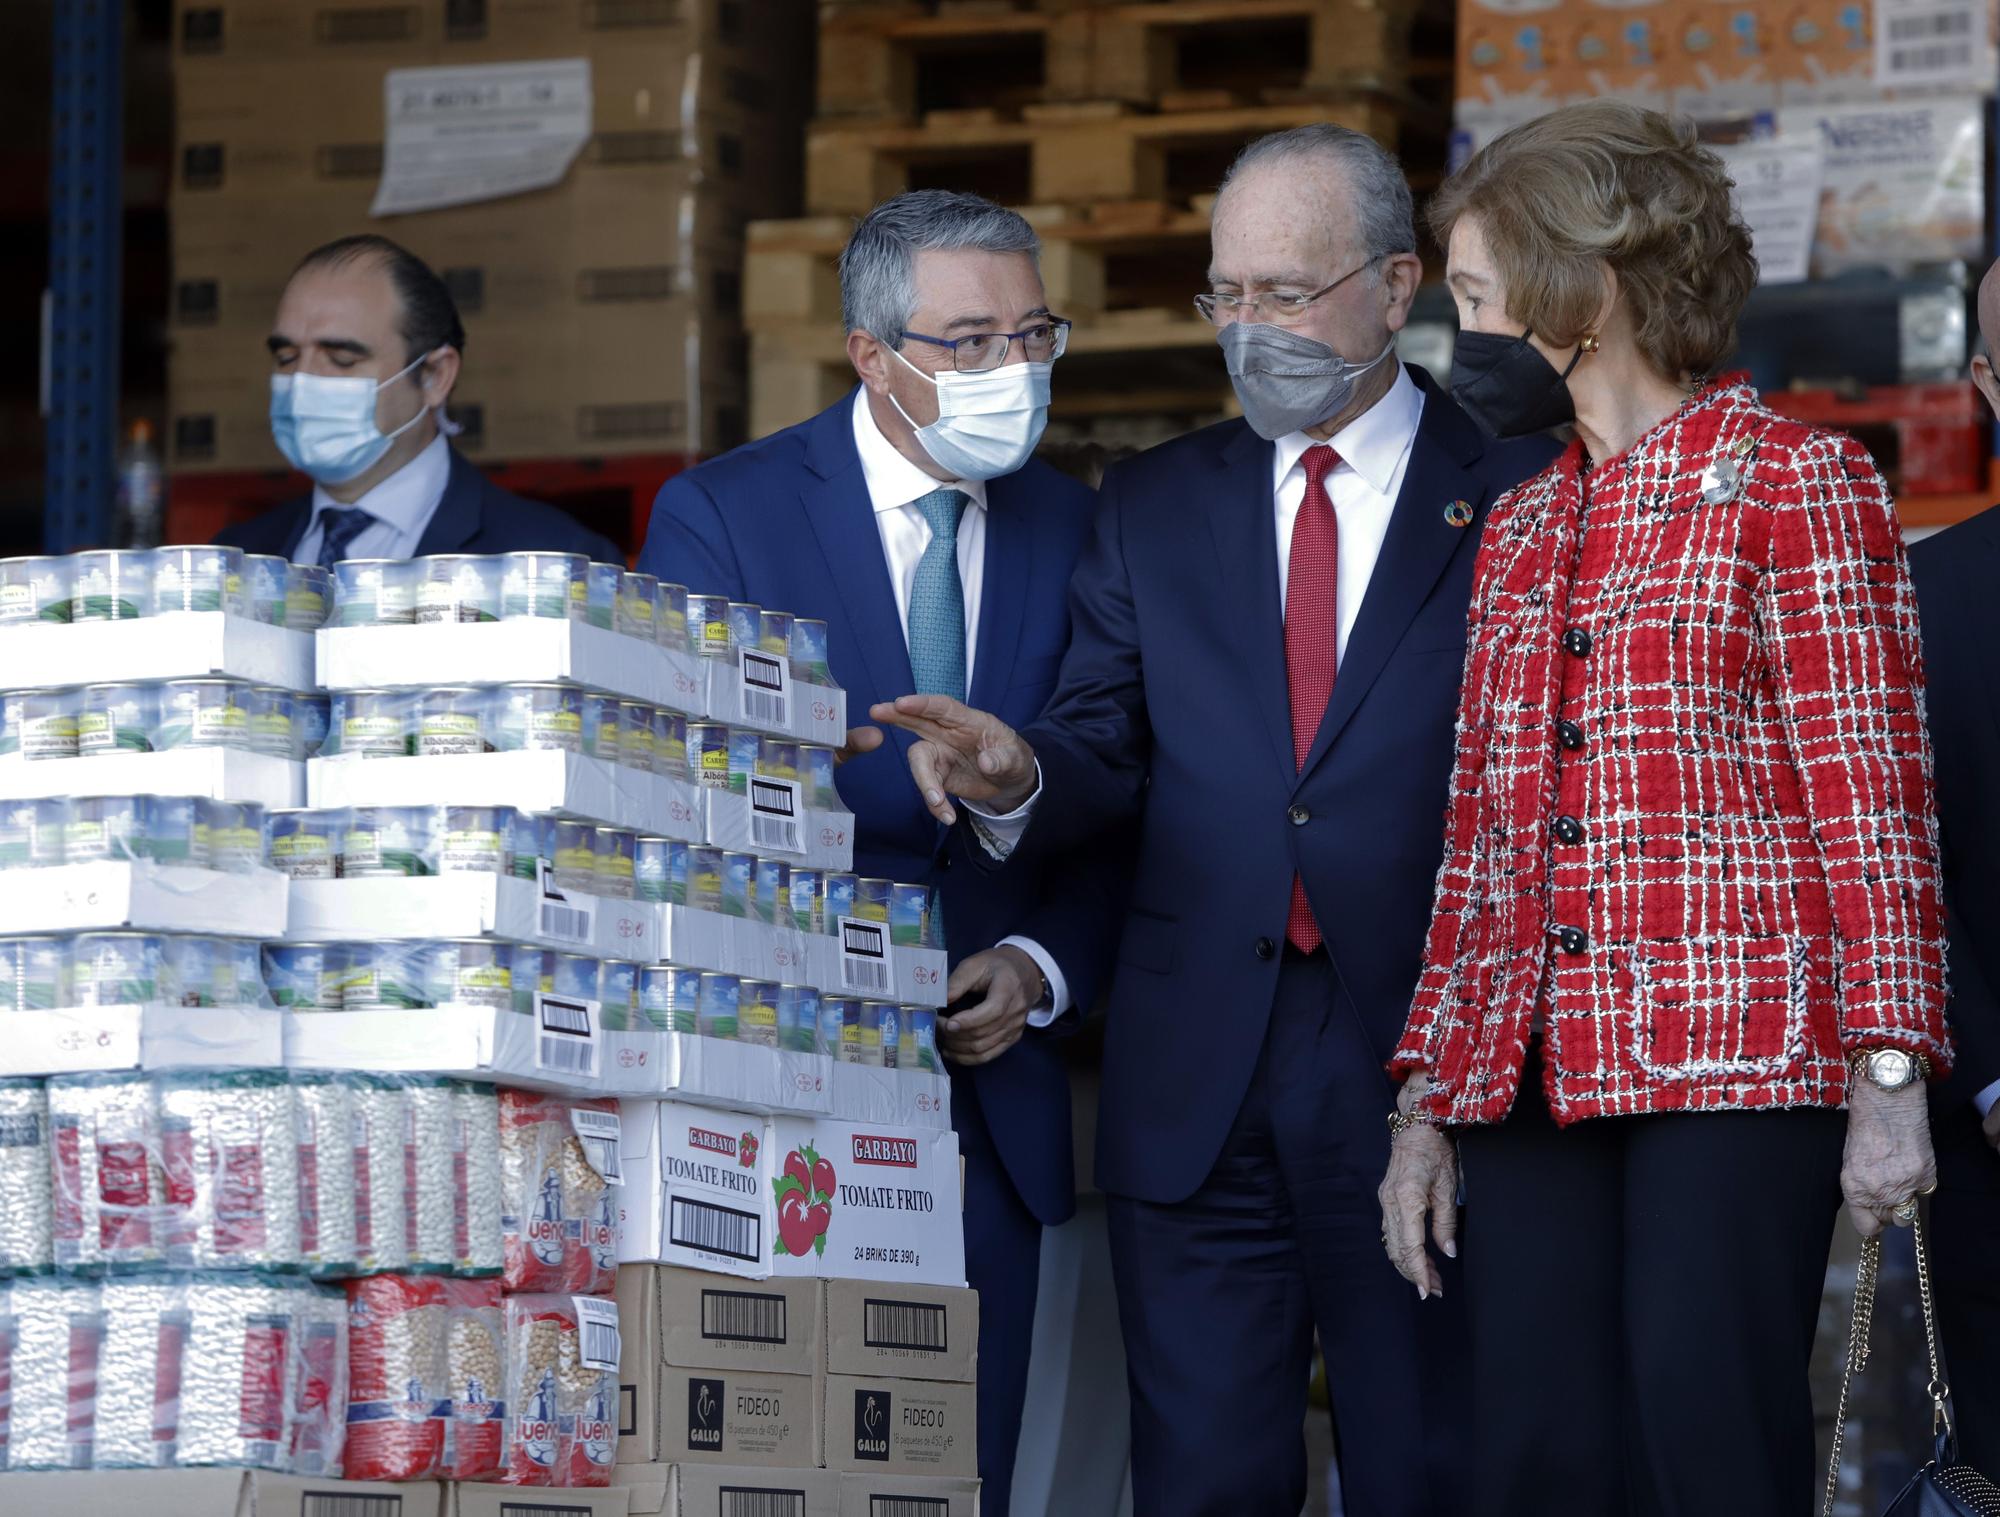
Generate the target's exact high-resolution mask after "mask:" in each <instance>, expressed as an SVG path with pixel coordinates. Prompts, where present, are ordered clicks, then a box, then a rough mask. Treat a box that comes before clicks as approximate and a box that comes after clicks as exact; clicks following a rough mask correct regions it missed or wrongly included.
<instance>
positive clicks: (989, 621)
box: [639, 190, 1122, 1517]
mask: <svg viewBox="0 0 2000 1517" xmlns="http://www.w3.org/2000/svg"><path fill="white" fill-rule="evenodd" d="M1038 253H1039V243H1038V241H1037V239H1036V237H1035V234H1034V232H1033V230H1032V229H1031V228H1030V227H1029V226H1028V224H1027V222H1025V221H1023V220H1022V219H1021V218H1020V217H1019V216H1017V215H1015V214H1014V213H1013V212H1012V211H1006V210H1002V209H1000V208H999V207H998V206H995V205H992V204H990V203H989V202H987V201H984V200H981V199H980V198H978V197H977V196H974V195H958V194H951V193H948V192H946V191H941V190H924V191H916V192H913V193H910V194H907V195H899V196H897V197H896V198H895V199H894V200H891V201H888V202H886V203H885V204H883V205H881V206H878V207H877V208H876V209H875V210H874V211H872V212H870V213H869V215H868V216H867V217H865V218H864V219H863V220H862V221H861V223H860V224H859V225H858V226H857V227H856V228H855V231H854V235H853V237H852V239H851V240H850V241H849V242H848V245H847V248H846V250H845V251H844V252H843V253H842V255H841V262H840V277H841V299H842V305H843V307H844V308H845V309H844V314H845V319H846V323H847V329H848V337H847V351H848V356H849V357H850V358H851V359H852V361H853V363H854V368H855V371H856V373H857V374H859V376H860V378H861V384H860V386H859V388H857V389H856V390H855V391H854V393H853V394H852V395H850V396H849V397H847V398H846V399H843V400H841V401H840V402H839V403H838V404H836V405H834V406H833V407H831V408H830V409H828V410H826V411H824V412H822V413H821V414H820V415H818V416H816V417H814V418H813V419H812V420H810V421H806V422H801V423H800V424H799V425H797V426H795V427H790V428H787V429H786V430H785V431H782V432H779V433H777V434H775V435H774V436H771V437H767V438H764V439H763V440H762V441H760V442H756V443H752V444H750V445H749V446H748V447H744V448H739V449H737V450H736V451H735V452H733V453H730V454H727V455H725V456H724V457H722V458H718V459H715V460H713V461H712V462H709V463H706V464H703V465H701V466H700V467H699V468H696V469H692V470H690V471H688V472H687V473H685V474H681V475H678V476H676V477H675V478H673V479H671V480H669V481H668V482H667V484H666V486H665V487H664V488H663V489H662V490H661V491H660V496H659V499H658V501H657V502H656V503H655V505H654V507H653V520H652V524H651V527H650V529H649V531H648V533H647V537H646V545H645V549H644V551H643V552H642V553H641V554H640V557H639V567H640V568H641V569H642V570H644V571H646V572H648V573H653V574H658V575H660V576H661V577H662V578H668V579H673V580H675V581H677V582H679V583H682V584H685V585H687V586H688V587H689V588H690V589H693V590H699V591H702V592H705V593H708V594H726V595H728V596H729V597H730V599H732V600H748V601H755V602H757V603H759V604H761V605H766V606H781V607H785V608H788V609H792V610H796V611H798V612H801V613H804V614H811V615H816V616H823V617H826V618H827V619H828V620H829V622H830V623H831V638H830V650H831V660H832V666H833V673H834V677H835V678H836V679H837V680H838V681H839V682H840V684H842V685H843V686H845V687H846V688H847V690H848V692H849V698H850V700H852V701H853V702H855V704H856V706H857V707H864V708H865V707H866V706H868V705H870V704H872V703H874V702H877V701H880V700H885V699H887V698H889V697H892V696H894V695H898V694H900V693H902V692H903V691H906V690H912V689H914V690H931V691H939V692H943V693H945V694H947V695H949V696H951V697H953V698H958V699H967V698H969V699H970V700H972V701H973V702H975V703H976V704H978V705H981V706H983V707H985V708H987V709H990V710H996V711H999V712H1002V713H1005V714H1007V715H1008V717H1009V719H1011V720H1013V721H1017V722H1025V721H1027V720H1029V719H1030V718H1032V717H1033V716H1035V715H1036V714H1037V713H1038V712H1040V710H1041V709H1042V706H1043V704H1044V703H1045V702H1046V701H1047V700H1048V697H1049V694H1050V692H1051V691H1052V690H1053V689H1054V688H1055V678H1056V670H1057V668H1058V666H1059V664H1060V662H1061V660H1062V655H1063V650H1064V649H1065V648H1066V647H1067V646H1068V643H1069V614H1068V610H1067V604H1066V598H1065V595H1066V590H1067V587H1068V583H1069V576H1070V571H1071V569H1072V567H1073V566H1074V565H1075V562H1076V558H1077V555H1078V553H1079V551H1080V550H1081V548H1082V546H1083V543H1084V540H1085V538H1086V537H1087V536H1088V534H1089V529H1090V516H1091V493H1090V491H1089V490H1088V489H1086V488H1085V487H1084V486H1082V485H1080V484H1078V483H1076V482H1075V481H1073V480H1070V479H1068V478H1066V477H1065V476H1063V475H1061V474H1059V473H1057V472H1056V471H1055V470H1054V469H1052V468H1050V467H1049V466H1048V465H1047V464H1044V463H1041V462H1039V461H1036V460H1034V459H1032V458H1031V457H1030V454H1031V453H1032V451H1033V449H1034V446H1035V443H1036V442H1037V441H1038V440H1039V438H1040V436H1041V431H1042V426H1043V424H1044V421H1045V419H1046V416H1047V411H1048V400H1049V370H1050V366H1051V365H1052V364H1053V363H1054V361H1055V359H1056V358H1058V357H1060V356H1061V354H1062V351H1063V348H1064V345H1065V343H1066V341H1067V334H1068V323H1067V322H1065V321H1063V320H1061V319H1060V318H1058V317H1055V316H1052V315H1051V314H1050V312H1049V310H1048V306H1047V302H1046V299H1045V297H1044V295H1043V291H1042V281H1041V275H1040V273H1039V271H1038V268H1037V262H1036V260H1037V256H1038ZM880 736H881V735H880V734H879V733H878V732H877V731H876V730H875V729H873V728H869V729H864V731H863V732H862V733H860V734H858V735H857V739H856V745H857V747H861V746H865V747H869V748H873V747H875V746H876V745H877V744H878V743H879V742H880ZM909 743H910V739H909V738H907V737H906V736H903V735H901V734H897V735H896V740H895V742H894V744H893V745H892V748H893V751H888V752H879V753H872V754H870V755H868V756H863V757H857V758H854V759H852V760H851V761H850V762H848V763H847V764H845V765H843V766H842V768H841V770H840V774H839V784H840V791H841V795H842V797H843V798H844V799H845V800H846V802H847V804H848V806H849V807H850V808H851V809H852V810H853V812H854V815H855V819H856V832H857V838H856V844H855V867H856V868H857V869H858V870H859V871H860V872H861V873H862V874H864V875H874V876H877V877H885V878H889V879H894V880H903V881H909V882H913V883H915V882H925V883H934V884H936V885H937V886H939V887H940V892H941V899H942V903H943V915H944V924H945V931H946V942H947V943H948V945H949V947H950V950H951V955H952V959H953V961H954V965H955V967H954V969H953V971H952V976H951V980H950V983H949V985H948V986H947V998H948V1000H949V1001H950V1002H951V1003H952V1004H953V1005H954V1006H955V1007H958V1008H959V1009H958V1010H956V1011H955V1012H954V1013H953V1014H952V1015H951V1016H950V1017H948V1018H944V1019H941V1020H940V1022H939V1025H938V1042H939V1045H940V1047H941V1048H942V1049H943V1051H944V1053H945V1056H946V1058H947V1059H948V1060H949V1061H950V1068H951V1072H952V1118H953V1125H954V1126H955V1127H956V1128H957V1129H958V1134H959V1146H960V1151H961V1152H962V1153H963V1155H964V1157H965V1164H966V1195H965V1243H966V1250H965V1251H966V1272H967V1274H968V1275H969V1276H970V1280H971V1284H972V1285H973V1286H974V1287H975V1288H976V1289H977V1290H978V1291H979V1293H980V1332H979V1430H978V1432H979V1467H980V1474H981V1476H982V1477H983V1478H984V1480H985V1481H986V1491H985V1498H984V1500H985V1505H986V1509H987V1510H988V1511H990V1512H993V1513H995V1514H997V1517H1006V1512H1007V1509H1008V1499H1009V1490H1010V1482H1011V1479H1012V1475H1013V1465H1014V1451H1015V1445H1016V1442H1017V1441H1018V1439H1019V1435H1020V1424H1021V1408H1022V1401H1023V1398H1024V1396H1025V1394H1026V1384H1027V1371H1028V1347H1029V1342H1030V1337H1031V1332H1030V1328H1031V1324H1032V1322H1033V1320H1034V1312H1035V1294H1036V1271H1037V1267H1038V1263H1037V1261H1038V1257H1039V1251H1040V1243H1041V1230H1042V1228H1043V1226H1044V1225H1051V1226H1052V1225H1054V1224H1056V1223H1059V1222H1063V1221H1066V1220H1067V1219H1068V1218H1069V1216H1070V1214H1071V1212H1072V1210H1073V1208H1074V1204H1075V1197H1074V1194H1073V1184H1072V1173H1073V1172H1072V1167H1071V1166H1072V1164H1073V1162H1074V1161H1073V1158H1072V1156H1071V1149H1070V1107H1069V1085H1068V1079H1067V1077H1066V1075H1065V1072H1064V1069H1063V1066H1062V1063H1061V1062H1060V1060H1059V1058H1058V1051H1057V1049H1056V1048H1054V1047H1053V1046H1051V1044H1050V1043H1049V1042H1048V1034H1047V1033H1046V1032H1045V1031H1043V1029H1046V1028H1048V1027H1049V1026H1050V1025H1051V1024H1053V1023H1055V1022H1056V1021H1057V1020H1058V1019H1059V1018H1062V1017H1064V1016H1065V1015H1066V1014H1067V1013H1069V1012H1071V1011H1072V1010H1075V1009H1081V1008H1084V1007H1087V1006H1088V1005H1089V1004H1090V1002H1091V1000H1092V998H1093V997H1094V996H1095V994H1096V989H1097V980H1098V977H1099V974H1100V972H1101V970H1102V968H1103V966H1104V964H1105V963H1106V962H1107V961H1108V959H1109V956H1110V954H1109V949H1110V940H1111V936H1112V934H1113V932H1114V931H1115V925H1116V920H1117V912H1118V909H1119V906H1120V905H1121V904H1122V903H1121V902H1119V901H1117V900H1114V899H1113V898H1112V896H1113V890H1114V881H1115V879H1116V877H1117V875H1118V872H1119V868H1120V865H1119V861H1117V860H1115V859H1114V860H1110V861H1106V860H1103V859H1094V860H1088V861H1078V860H1074V859H1069V858H1064V857H1057V856H1051V857H1050V858H1048V859H1046V860H1045V861H1044V863H1043V865H1042V866H1041V867H1039V868H1034V869H1028V870H1024V871H1022V872H1021V875H1020V877H1019V878H1015V877H1014V872H1013V871H1009V872H1008V874H1007V875H1005V876H996V875H993V874H991V873H985V872H982V871H981V870H980V869H978V868H977V867H973V866H969V864H968V861H967V860H966V859H965V857H964V854H963V849H964V842H963V839H962V838H961V837H959V836H958V835H957V834H955V833H954V832H951V831H948V830H946V829H944V828H942V827H940V826H939V824H938V823H937V822H936V821H935V820H934V819H933V818H932V817H931V815H930V814H929V812H928V811H927V810H926V809H925V807H924V803H923V800H922V798H921V797H920V796H919V795H918V794H917V790H916V787H915V785H914V784H912V783H911V780H910V775H909V771H908V769H907V767H906V766H905V764H904V762H903V753H904V752H905V751H906V750H907V748H908V747H909ZM975 949H976V950H981V951H978V952H972V951H971V950H975Z"/></svg>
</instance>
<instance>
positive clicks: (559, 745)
mask: <svg viewBox="0 0 2000 1517" xmlns="http://www.w3.org/2000/svg"><path fill="white" fill-rule="evenodd" d="M498 701H499V709H498V715H497V722H498V725H497V726H496V727H495V729H494V734H493V736H494V740H495V742H496V743H497V744H498V746H499V747H500V749H501V750H502V751H503V752H508V753H512V752H515V751H518V750H520V749H559V750H561V751H562V752H564V753H581V752H583V692H582V691H581V690H579V689H577V688H576V686H574V685H535V684H521V685H502V686H501V687H500V690H499V694H498Z"/></svg>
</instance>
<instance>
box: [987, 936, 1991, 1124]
mask: <svg viewBox="0 0 2000 1517" xmlns="http://www.w3.org/2000/svg"><path fill="white" fill-rule="evenodd" d="M994 946H995V947H996V948H1018V949H1020V950H1021V952H1023V953H1025V954H1026V955H1027V956H1028V957H1029V958H1031V959H1033V960H1034V961H1035V967H1036V968H1037V969H1039V970H1041V972H1042V978H1043V979H1044V980H1046V981H1048V984H1049V994H1050V996H1051V997H1053V999H1052V1000H1051V1001H1050V1003H1049V1004H1048V1005H1047V1006H1037V1007H1035V1008H1034V1009H1033V1010H1032V1011H1030V1012H1029V1013H1028V1025H1029V1026H1030V1027H1047V1026H1048V1025H1049V1024H1051V1023H1052V1022H1054V1021H1055V1020H1056V1019H1057V1018H1058V1017H1060V1016H1062V1014H1063V1013H1064V1012H1066V1011H1068V1010H1069V981H1068V980H1066V979H1064V978H1063V972H1062V969H1061V968H1060V966H1058V965H1057V963H1056V961H1055V960H1054V959H1053V958H1051V957H1050V955H1049V951H1048V950H1047V949H1046V948H1044V947H1042V945H1041V944H1040V943H1037V942H1036V941H1035V940H1034V939H1033V938H1002V939H1001V940H1000V941H999V942H998V943H996V944H995V945H994ZM1996 1089H2000V1087H1996Z"/></svg>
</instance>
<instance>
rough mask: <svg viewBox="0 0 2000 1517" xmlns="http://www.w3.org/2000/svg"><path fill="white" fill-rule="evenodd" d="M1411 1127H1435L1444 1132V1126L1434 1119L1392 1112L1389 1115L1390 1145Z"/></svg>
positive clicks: (1415, 1114)
mask: <svg viewBox="0 0 2000 1517" xmlns="http://www.w3.org/2000/svg"><path fill="white" fill-rule="evenodd" d="M1411 1127H1435V1128H1436V1129H1437V1130H1438V1131H1439V1132H1443V1131H1444V1124H1443V1123H1442V1122H1440V1121H1438V1119H1437V1118H1435V1117H1427V1116H1423V1115H1421V1114H1420V1113H1417V1112H1403V1111H1392V1112H1390V1113H1389V1141H1390V1142H1391V1143H1393V1142H1395V1141H1396V1139H1398V1138H1400V1137H1401V1136H1402V1135H1403V1131H1404V1129H1406V1128H1411Z"/></svg>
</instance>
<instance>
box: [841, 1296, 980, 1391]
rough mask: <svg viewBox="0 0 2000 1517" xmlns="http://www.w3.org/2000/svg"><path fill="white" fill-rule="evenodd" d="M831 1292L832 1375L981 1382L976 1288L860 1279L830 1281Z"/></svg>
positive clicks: (964, 1382) (967, 1382)
mask: <svg viewBox="0 0 2000 1517" xmlns="http://www.w3.org/2000/svg"><path fill="white" fill-rule="evenodd" d="M825 1291H826V1304H825V1312H826V1368H827V1370H828V1372H829V1373H831V1374H835V1375H858V1376H861V1377H864V1378H867V1377H881V1376H893V1377H896V1378H898V1379H903V1380H949V1381H957V1382H959V1383H962V1384H966V1385H970V1384H973V1383H974V1382H976V1381H977V1380H978V1378H979V1293H978V1292H977V1291H972V1290H955V1289H950V1288H947V1287H942V1286H931V1285H896V1286H882V1285H872V1284H869V1283H867V1282H865V1281H860V1280H829V1281H827V1282H826V1285H825Z"/></svg>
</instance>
